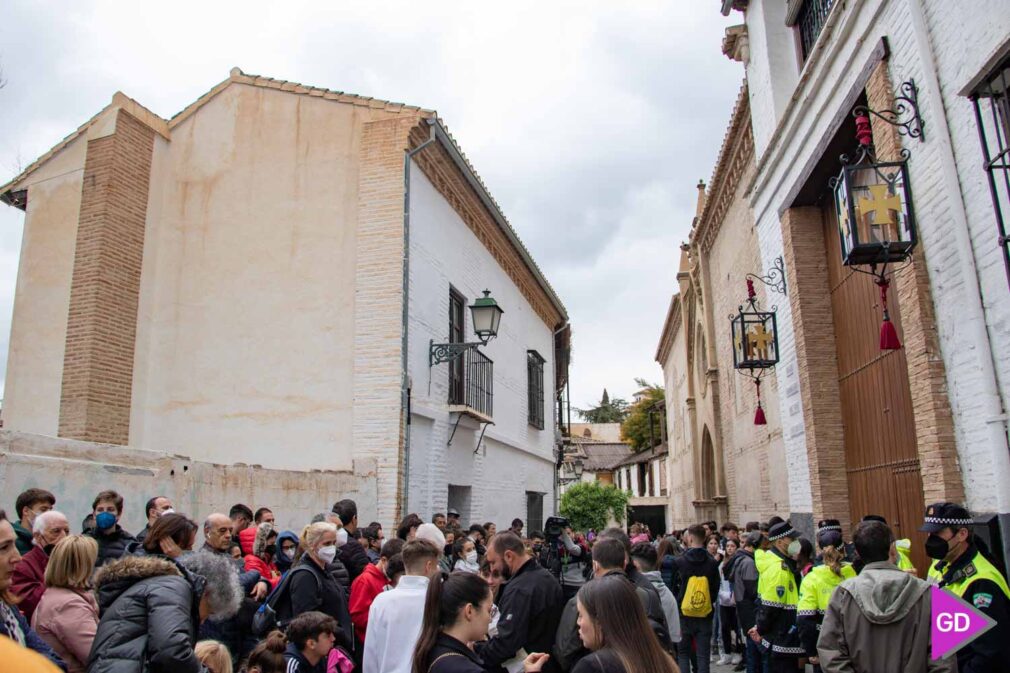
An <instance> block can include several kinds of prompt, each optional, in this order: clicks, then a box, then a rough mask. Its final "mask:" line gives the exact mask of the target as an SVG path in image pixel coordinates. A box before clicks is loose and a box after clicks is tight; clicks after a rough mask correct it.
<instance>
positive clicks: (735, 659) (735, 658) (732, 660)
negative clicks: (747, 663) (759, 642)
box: [729, 652, 743, 666]
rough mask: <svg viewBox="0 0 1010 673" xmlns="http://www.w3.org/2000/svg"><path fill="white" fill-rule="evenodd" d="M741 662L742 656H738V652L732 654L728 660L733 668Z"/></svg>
mask: <svg viewBox="0 0 1010 673" xmlns="http://www.w3.org/2000/svg"><path fill="white" fill-rule="evenodd" d="M741 661H743V655H742V654H740V653H739V652H737V653H736V654H734V655H733V656H732V657H730V658H729V663H731V664H733V665H734V666H736V665H737V664H739V663H740V662H741Z"/></svg>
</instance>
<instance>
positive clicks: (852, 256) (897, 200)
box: [834, 157, 916, 266]
mask: <svg viewBox="0 0 1010 673" xmlns="http://www.w3.org/2000/svg"><path fill="white" fill-rule="evenodd" d="M867 158H869V159H870V160H869V161H868V162H864V163H857V164H855V165H852V166H845V167H843V168H842V172H841V173H840V174H839V176H838V177H837V178H836V179H835V181H834V190H835V194H834V196H835V214H836V215H837V216H838V235H839V238H840V240H841V243H842V260H843V262H844V263H845V264H846V265H847V266H851V265H856V264H888V263H892V262H900V261H903V260H905V259H907V258H908V255H909V254H910V253H911V252H912V248H914V247H915V242H916V236H915V217H914V215H913V212H912V195H911V193H910V191H909V188H908V167H907V164H906V162H904V161H892V162H879V163H878V162H874V161H873V160H872V158H870V157H867Z"/></svg>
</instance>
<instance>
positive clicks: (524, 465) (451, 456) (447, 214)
mask: <svg viewBox="0 0 1010 673" xmlns="http://www.w3.org/2000/svg"><path fill="white" fill-rule="evenodd" d="M410 184H411V193H410V299H409V311H410V320H409V333H408V334H409V337H408V339H409V348H408V351H409V373H410V378H411V382H412V400H411V409H412V414H411V421H412V422H411V432H410V447H411V448H410V474H409V495H408V506H407V507H408V510H409V511H411V512H418V513H419V514H420V515H421V516H422V518H426V517H428V516H430V515H431V514H432V513H433V512H436V511H445V508H446V501H447V497H448V495H447V493H448V492H447V488H448V484H461V485H466V484H470V485H471V486H472V496H473V497H472V511H471V518H472V519H473V520H474V521H477V520H478V519H479V520H480V521H481V522H483V521H494V522H495V523H497V524H498V525H499V526H501V525H502V524H505V525H506V526H507V525H508V524H509V522H511V520H512V519H513V518H515V517H520V518H523V519H525V513H526V492H527V491H535V492H540V493H543V494H544V517H545V518H546V517H547V516H549V514H550V512H551V509H552V507H553V483H554V462H553V451H554V411H553V405H552V401H553V400H554V375H553V372H554V348H553V330H552V328H551V327H549V326H547V325H546V324H545V323H544V322H543V321H542V320H541V319H540V317H539V316H537V314H536V313H535V312H534V311H533V309H532V307H531V306H530V305H529V304H528V303H527V301H526V299H525V298H524V297H523V296H522V294H521V293H520V291H519V289H518V288H517V287H516V286H515V285H514V284H513V282H512V281H511V280H510V279H509V277H508V275H507V274H506V273H505V271H504V270H503V269H502V268H501V267H500V266H499V265H498V263H497V262H496V261H495V259H494V258H493V257H492V256H491V254H490V253H489V252H488V251H487V249H486V248H485V247H484V246H483V244H481V242H480V241H479V240H478V239H477V237H476V236H475V235H474V234H473V232H472V231H471V230H470V229H469V227H468V226H467V225H466V224H465V223H464V222H463V220H462V219H461V218H460V217H459V215H458V214H457V213H456V211H455V210H453V208H452V206H450V205H449V203H447V202H446V201H445V199H444V198H443V197H442V196H441V195H440V194H439V193H438V191H436V190H435V188H434V187H433V186H432V184H431V183H430V181H429V180H428V179H427V177H425V175H424V173H423V172H422V171H421V170H420V169H419V168H417V167H416V166H412V167H411V174H410ZM450 286H452V287H453V288H455V289H456V290H457V291H458V292H460V293H461V294H462V295H463V296H464V297H465V298H466V300H467V303H468V304H470V303H472V302H473V300H474V299H476V298H477V297H479V296H481V291H482V290H484V289H489V290H491V293H492V296H493V297H494V298H495V299H496V300H497V301H498V304H499V305H500V306H501V307H502V308H503V309H504V311H505V313H504V315H503V317H502V320H501V328H500V331H499V333H498V338H497V339H495V340H493V341H491V343H489V344H488V345H487V346H486V347H481V351H482V352H483V353H484V354H485V355H487V356H488V357H489V358H491V359H492V360H493V361H494V415H493V417H494V423H495V424H494V425H492V426H490V427H489V428H488V429H487V432H486V433H485V436H484V442H483V444H482V447H481V451H480V452H479V453H478V454H477V455H474V453H473V452H474V449H475V448H476V442H477V437H478V435H479V434H480V430H479V428H478V427H477V425H476V423H474V422H472V421H471V420H470V419H468V418H464V419H463V421H462V422H461V424H460V427H459V429H458V430H457V432H456V436H455V437H454V438H453V444H452V446H451V447H449V446H446V442H447V441H448V438H449V434H450V433H451V432H452V423H454V422H455V420H456V414H451V415H450V414H449V412H448V410H447V400H448V365H446V364H441V365H436V366H435V367H434V368H431V369H429V367H428V344H429V341H430V340H431V339H434V340H435V341H436V342H444V341H447V340H448V329H449V319H448V315H449V288H450ZM467 313H468V314H469V311H467ZM466 320H467V327H466V329H467V338H468V339H473V338H474V337H473V333H472V325H471V323H470V316H469V315H467V316H466ZM527 350H535V351H537V352H538V353H539V354H540V355H541V357H543V358H544V359H545V360H546V362H545V363H544V418H545V423H544V426H545V427H544V429H543V430H538V429H537V428H535V427H534V426H532V425H530V424H529V423H528V421H527V404H526V395H527V373H526V352H527ZM429 374H430V389H429ZM466 523H469V522H466Z"/></svg>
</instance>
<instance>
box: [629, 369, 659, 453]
mask: <svg viewBox="0 0 1010 673" xmlns="http://www.w3.org/2000/svg"><path fill="white" fill-rule="evenodd" d="M635 383H636V384H638V386H639V388H640V389H641V392H642V395H641V397H640V398H639V399H638V401H637V402H635V403H634V404H632V405H631V407H630V408H629V409H628V415H627V418H625V419H624V422H623V423H621V439H622V440H624V441H625V442H627V443H628V444H631V448H633V449H634V450H635V451H645V450H646V449H651V448H652V447H653V446H655V445H657V444H659V443H661V442H662V441H663V423H664V422H665V420H664V414H663V410H664V405H665V399H666V397H665V391H664V390H663V388H662V386H659V385H657V384H655V383H649V382H647V381H645V380H644V379H635ZM650 412H651V413H650ZM650 428H651V429H650Z"/></svg>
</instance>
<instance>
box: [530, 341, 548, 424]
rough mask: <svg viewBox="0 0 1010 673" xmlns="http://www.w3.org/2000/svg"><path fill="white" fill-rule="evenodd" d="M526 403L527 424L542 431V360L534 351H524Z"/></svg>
mask: <svg viewBox="0 0 1010 673" xmlns="http://www.w3.org/2000/svg"><path fill="white" fill-rule="evenodd" d="M526 376H527V379H528V385H527V395H526V399H527V403H528V405H529V415H528V416H529V422H530V425H533V426H535V427H537V428H539V429H540V430H543V429H544V359H543V358H542V357H540V354H539V353H537V352H536V351H526Z"/></svg>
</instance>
